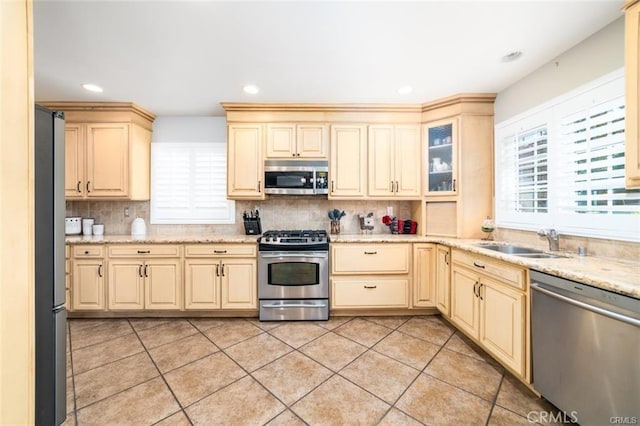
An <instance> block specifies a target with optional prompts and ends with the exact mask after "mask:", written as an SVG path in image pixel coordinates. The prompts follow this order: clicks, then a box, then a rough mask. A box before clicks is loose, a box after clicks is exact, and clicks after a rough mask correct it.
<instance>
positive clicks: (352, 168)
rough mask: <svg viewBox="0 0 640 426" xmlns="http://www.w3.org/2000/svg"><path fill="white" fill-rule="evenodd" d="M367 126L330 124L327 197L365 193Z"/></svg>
mask: <svg viewBox="0 0 640 426" xmlns="http://www.w3.org/2000/svg"><path fill="white" fill-rule="evenodd" d="M366 160H367V126H364V125H346V124H340V125H333V126H331V160H330V161H329V181H330V182H329V198H360V197H364V196H365V195H366V186H365V181H366V173H367V162H366Z"/></svg>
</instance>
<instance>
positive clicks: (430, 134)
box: [424, 119, 458, 196]
mask: <svg viewBox="0 0 640 426" xmlns="http://www.w3.org/2000/svg"><path fill="white" fill-rule="evenodd" d="M424 136H425V139H424V140H425V141H426V144H425V145H426V146H425V151H426V163H425V164H426V165H427V166H426V173H425V176H426V182H425V186H424V187H425V196H447V195H456V184H457V148H458V147H457V145H458V140H457V139H458V120H457V119H454V120H446V121H438V122H434V123H429V124H426V125H425V126H424Z"/></svg>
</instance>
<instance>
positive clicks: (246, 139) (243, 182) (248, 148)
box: [227, 124, 264, 200]
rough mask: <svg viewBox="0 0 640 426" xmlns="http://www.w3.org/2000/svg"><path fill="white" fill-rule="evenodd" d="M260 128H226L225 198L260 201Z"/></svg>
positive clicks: (253, 126) (262, 189) (262, 168)
mask: <svg viewBox="0 0 640 426" xmlns="http://www.w3.org/2000/svg"><path fill="white" fill-rule="evenodd" d="M263 128H264V125H262V124H230V125H229V127H228V129H227V130H228V133H227V197H228V198H229V199H233V200H237V199H240V200H241V199H249V200H263V199H264V182H263V179H264V159H263V157H262V144H263V132H264V130H263Z"/></svg>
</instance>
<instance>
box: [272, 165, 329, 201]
mask: <svg viewBox="0 0 640 426" xmlns="http://www.w3.org/2000/svg"><path fill="white" fill-rule="evenodd" d="M264 192H265V194H280V195H322V194H328V193H329V162H328V161H322V160H317V161H313V160H306V161H305V160H267V161H265V162H264Z"/></svg>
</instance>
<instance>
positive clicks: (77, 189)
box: [76, 180, 82, 192]
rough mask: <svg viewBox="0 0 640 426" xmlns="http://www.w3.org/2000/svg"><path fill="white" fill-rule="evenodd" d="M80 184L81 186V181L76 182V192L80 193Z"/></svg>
mask: <svg viewBox="0 0 640 426" xmlns="http://www.w3.org/2000/svg"><path fill="white" fill-rule="evenodd" d="M81 184H82V181H81V180H79V181H78V183H77V184H76V192H80V191H82V190H81V189H80V185H81Z"/></svg>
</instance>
